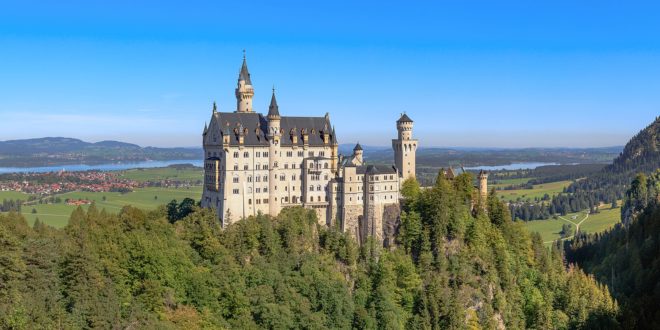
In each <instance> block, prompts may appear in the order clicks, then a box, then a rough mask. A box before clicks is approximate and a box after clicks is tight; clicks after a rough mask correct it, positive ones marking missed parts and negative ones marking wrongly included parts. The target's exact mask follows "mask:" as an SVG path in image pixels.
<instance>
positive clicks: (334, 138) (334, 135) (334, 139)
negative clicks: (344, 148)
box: [332, 125, 337, 144]
mask: <svg viewBox="0 0 660 330" xmlns="http://www.w3.org/2000/svg"><path fill="white" fill-rule="evenodd" d="M332 144H337V135H336V134H335V125H332Z"/></svg>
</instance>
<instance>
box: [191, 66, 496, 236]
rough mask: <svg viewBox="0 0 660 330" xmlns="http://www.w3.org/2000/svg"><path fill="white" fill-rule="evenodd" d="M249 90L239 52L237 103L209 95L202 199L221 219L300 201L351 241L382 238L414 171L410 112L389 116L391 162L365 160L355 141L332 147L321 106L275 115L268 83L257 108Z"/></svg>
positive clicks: (329, 127)
mask: <svg viewBox="0 0 660 330" xmlns="http://www.w3.org/2000/svg"><path fill="white" fill-rule="evenodd" d="M253 96H254V87H253V86H252V81H251V79H250V73H249V71H248V67H247V62H246V60H245V57H243V65H242V67H241V70H240V72H239V75H238V86H237V87H236V111H234V112H218V111H217V108H216V105H215V103H214V104H213V114H212V116H211V121H210V123H209V125H208V126H206V125H205V126H204V132H203V144H204V155H205V162H204V190H203V195H202V202H201V205H202V207H207V208H215V209H216V212H217V215H218V218H219V219H220V221H221V223H222V225H223V226H225V225H227V224H231V223H233V222H235V221H238V220H240V219H241V218H245V217H248V216H251V215H257V214H258V213H259V212H261V213H263V214H270V215H273V216H275V215H277V214H278V213H279V212H280V210H281V209H282V208H284V207H292V206H302V207H305V208H310V209H314V210H315V211H316V214H317V216H318V220H319V223H321V224H323V225H328V226H338V227H339V228H341V230H343V231H345V232H348V233H350V234H351V235H353V236H354V237H355V238H356V239H357V240H358V242H364V241H365V240H366V238H367V237H373V238H374V239H375V240H376V241H378V242H382V243H383V244H385V245H388V244H389V243H390V242H391V239H392V238H393V235H394V232H395V230H396V226H397V223H398V221H399V214H400V206H399V199H400V198H401V196H400V193H399V189H400V186H401V184H402V183H403V181H404V180H406V179H407V178H414V177H415V154H416V151H417V147H418V141H417V140H416V139H414V138H413V135H412V130H413V121H412V119H410V117H408V115H406V114H405V113H404V114H402V115H401V117H400V118H399V120H397V122H396V127H397V131H398V137H397V138H396V139H393V140H392V148H393V149H394V165H391V166H386V165H368V164H366V163H365V161H364V159H363V150H362V147H361V146H360V144H359V143H358V144H357V145H356V146H355V148H354V149H353V154H352V155H351V156H348V157H343V156H342V155H339V153H338V147H339V143H338V140H337V136H336V134H335V129H334V126H333V125H332V124H331V122H330V116H329V114H328V113H326V114H325V116H322V117H286V116H281V115H280V111H279V107H278V105H277V100H276V99H275V90H273V95H272V97H271V101H270V106H269V108H268V114H267V115H266V116H264V115H262V114H260V113H257V112H255V111H254V109H253V107H252V98H253ZM449 172H451V173H447V174H448V176H453V171H452V170H451V169H450V171H449ZM481 177H482V176H481V175H480V188H481V187H482V186H483V188H481V189H480V191H482V192H483V191H485V189H487V188H486V186H485V179H483V180H482V178H481Z"/></svg>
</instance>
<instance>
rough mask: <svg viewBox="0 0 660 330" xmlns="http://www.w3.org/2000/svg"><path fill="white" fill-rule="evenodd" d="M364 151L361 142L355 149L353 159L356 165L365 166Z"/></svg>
mask: <svg viewBox="0 0 660 330" xmlns="http://www.w3.org/2000/svg"><path fill="white" fill-rule="evenodd" d="M363 151H364V150H362V146H361V145H360V142H358V143H357V144H356V145H355V147H354V148H353V158H354V159H355V162H354V164H355V165H357V166H360V165H363V164H364V159H363V158H362V154H363Z"/></svg>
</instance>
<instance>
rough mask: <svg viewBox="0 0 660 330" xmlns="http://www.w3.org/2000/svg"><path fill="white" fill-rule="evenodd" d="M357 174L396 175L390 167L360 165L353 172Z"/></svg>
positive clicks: (394, 168)
mask: <svg viewBox="0 0 660 330" xmlns="http://www.w3.org/2000/svg"><path fill="white" fill-rule="evenodd" d="M355 172H356V173H357V174H396V167H394V166H392V165H362V166H358V167H357V169H356V170H355Z"/></svg>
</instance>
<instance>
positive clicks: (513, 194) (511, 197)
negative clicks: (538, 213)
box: [497, 179, 572, 202]
mask: <svg viewBox="0 0 660 330" xmlns="http://www.w3.org/2000/svg"><path fill="white" fill-rule="evenodd" d="M527 180H529V179H527ZM503 181H506V180H503ZM571 182H572V181H570V180H566V181H557V182H548V183H542V184H537V185H534V188H533V189H515V190H498V191H497V194H498V195H499V196H500V199H501V200H504V201H513V202H515V201H517V200H518V199H520V200H521V201H526V200H529V201H534V198H539V199H541V198H543V196H545V194H548V195H549V196H550V197H552V196H554V195H557V194H559V193H561V192H563V191H564V188H566V187H568V186H569V185H570V184H571ZM509 184H510V183H509Z"/></svg>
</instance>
